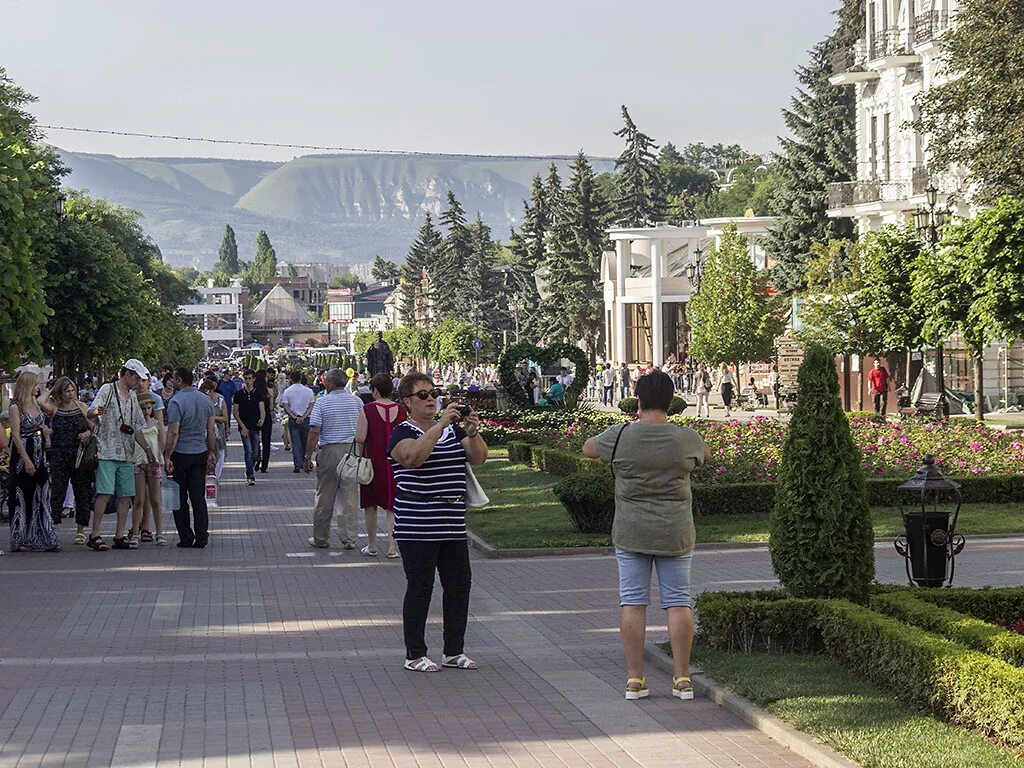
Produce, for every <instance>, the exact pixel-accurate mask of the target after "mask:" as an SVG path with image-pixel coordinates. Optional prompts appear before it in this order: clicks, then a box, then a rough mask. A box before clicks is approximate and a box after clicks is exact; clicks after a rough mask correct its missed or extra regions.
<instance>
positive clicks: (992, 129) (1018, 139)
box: [914, 0, 1024, 202]
mask: <svg viewBox="0 0 1024 768" xmlns="http://www.w3.org/2000/svg"><path fill="white" fill-rule="evenodd" d="M1022 40H1024V7H1022V6H1021V4H1020V2H1019V0H961V2H960V4H959V9H958V11H957V15H956V23H955V24H954V25H953V26H952V28H951V29H950V30H949V31H947V32H946V34H945V35H944V36H943V39H942V54H941V55H942V63H943V70H944V71H943V73H942V74H943V75H944V77H943V78H942V80H941V81H940V82H941V84H940V85H936V86H934V87H932V88H929V89H926V90H923V91H922V92H921V95H920V96H918V98H917V104H918V106H919V107H920V117H919V118H918V119H917V120H916V121H915V122H914V127H915V128H917V129H918V130H920V131H922V132H923V133H925V134H927V135H928V136H929V142H928V154H929V158H930V163H931V165H932V166H934V167H935V168H940V169H941V168H948V167H949V166H951V165H956V164H959V165H963V166H966V167H967V168H970V170H971V173H972V175H973V177H974V178H975V179H976V180H977V181H978V182H979V183H980V187H981V189H980V193H981V194H980V198H981V200H982V201H983V202H992V201H993V200H994V199H995V198H997V197H999V196H1000V195H1014V196H1016V197H1024V131H1021V129H1020V126H1021V119H1022V118H1021V109H1022V106H1021V105H1024V48H1022V44H1021V41H1022Z"/></svg>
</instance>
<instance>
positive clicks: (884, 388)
mask: <svg viewBox="0 0 1024 768" xmlns="http://www.w3.org/2000/svg"><path fill="white" fill-rule="evenodd" d="M868 383H869V384H870V386H871V397H872V399H873V400H874V401H875V413H882V414H884V413H885V412H886V409H887V406H888V404H889V371H887V370H886V369H885V366H884V365H882V361H881V360H875V367H874V368H873V369H872V370H871V372H870V373H869V374H868Z"/></svg>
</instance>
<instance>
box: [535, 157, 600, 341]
mask: <svg viewBox="0 0 1024 768" xmlns="http://www.w3.org/2000/svg"><path fill="white" fill-rule="evenodd" d="M558 200H559V206H558V208H557V210H556V213H555V216H554V220H555V224H554V226H553V227H552V228H551V230H550V232H549V237H548V253H547V260H546V263H545V266H546V268H547V288H548V292H549V296H548V297H547V299H546V300H545V301H544V302H543V304H542V307H541V315H542V317H543V318H544V320H545V331H546V334H547V336H548V337H549V338H552V339H565V340H567V341H570V342H573V343H575V342H578V341H582V342H584V344H585V345H586V348H587V351H588V353H589V354H590V356H591V359H592V360H593V359H596V355H597V350H598V348H599V346H600V340H601V329H602V325H603V324H602V315H603V300H602V295H601V283H600V280H599V276H600V275H599V272H600V268H601V253H602V251H603V250H604V226H603V223H604V222H603V219H604V217H603V211H602V201H601V198H600V195H599V193H598V191H597V189H596V186H595V183H594V170H593V168H592V167H591V165H590V163H589V162H588V161H587V158H586V155H584V154H583V152H582V151H581V152H580V153H579V154H578V155H577V156H576V160H575V161H574V162H573V165H572V176H571V177H570V179H569V186H568V188H567V189H565V190H563V191H561V192H560V193H559V195H558Z"/></svg>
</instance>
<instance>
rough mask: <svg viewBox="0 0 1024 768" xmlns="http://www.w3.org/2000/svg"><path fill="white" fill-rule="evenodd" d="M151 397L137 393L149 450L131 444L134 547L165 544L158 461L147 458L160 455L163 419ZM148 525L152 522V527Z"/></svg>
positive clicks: (144, 436)
mask: <svg viewBox="0 0 1024 768" xmlns="http://www.w3.org/2000/svg"><path fill="white" fill-rule="evenodd" d="M154 401H155V398H154V397H153V395H151V394H149V393H146V394H144V395H141V396H140V397H139V407H140V408H141V409H142V418H143V420H144V421H145V422H146V426H145V428H144V429H143V430H142V437H143V439H144V440H145V441H146V445H148V446H149V451H150V453H149V454H148V455H147V452H146V450H145V449H143V448H142V447H140V446H138V445H136V446H135V499H134V500H133V501H132V531H131V535H130V536H129V537H128V546H129V547H130V548H131V549H138V546H139V542H140V541H144V542H152V541H155V542H156V544H157V546H160V547H166V546H167V539H166V538H164V520H163V518H164V508H163V502H162V501H161V498H160V469H161V467H160V462H159V461H151V459H153V458H155V457H158V456H163V455H164V422H163V418H162V417H160V416H157V415H156V412H155V411H154V408H153V406H154ZM150 526H153V529H152V530H151V529H150ZM140 528H141V531H140ZM154 530H155V531H156V538H155V539H154V537H153V531H154ZM140 534H141V535H140Z"/></svg>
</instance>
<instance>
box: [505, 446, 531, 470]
mask: <svg viewBox="0 0 1024 768" xmlns="http://www.w3.org/2000/svg"><path fill="white" fill-rule="evenodd" d="M532 446H533V443H524V442H522V441H521V440H511V441H509V444H508V460H509V462H511V463H512V464H527V465H528V464H529V463H530V456H531V448H532Z"/></svg>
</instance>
